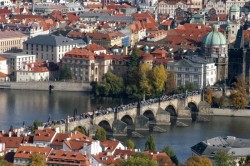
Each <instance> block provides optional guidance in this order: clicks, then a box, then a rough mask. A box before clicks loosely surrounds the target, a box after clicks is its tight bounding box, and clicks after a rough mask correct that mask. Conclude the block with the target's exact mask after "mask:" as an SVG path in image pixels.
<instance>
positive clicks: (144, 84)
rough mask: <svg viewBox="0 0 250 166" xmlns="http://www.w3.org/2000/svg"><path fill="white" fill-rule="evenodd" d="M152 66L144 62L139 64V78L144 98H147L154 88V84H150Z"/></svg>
mask: <svg viewBox="0 0 250 166" xmlns="http://www.w3.org/2000/svg"><path fill="white" fill-rule="evenodd" d="M150 70H151V67H150V65H149V64H146V63H143V64H140V65H139V72H138V79H139V87H140V90H141V92H142V94H141V95H142V96H143V97H142V98H143V100H145V96H146V95H147V94H150V92H151V90H152V86H151V84H150V78H149V74H150Z"/></svg>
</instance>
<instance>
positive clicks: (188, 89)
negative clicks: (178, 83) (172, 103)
mask: <svg viewBox="0 0 250 166" xmlns="http://www.w3.org/2000/svg"><path fill="white" fill-rule="evenodd" d="M185 89H186V90H187V91H189V92H192V91H194V90H195V89H196V87H195V85H194V83H192V82H189V83H187V84H186V85H185Z"/></svg>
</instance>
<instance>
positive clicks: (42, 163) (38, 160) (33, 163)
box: [30, 152, 46, 166]
mask: <svg viewBox="0 0 250 166" xmlns="http://www.w3.org/2000/svg"><path fill="white" fill-rule="evenodd" d="M37 165H39V166H46V160H45V157H44V156H43V155H42V154H40V153H36V152H35V153H33V154H32V155H31V158H30V166H37Z"/></svg>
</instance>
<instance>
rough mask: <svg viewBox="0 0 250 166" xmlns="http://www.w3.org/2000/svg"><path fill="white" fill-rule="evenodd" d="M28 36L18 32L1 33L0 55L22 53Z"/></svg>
mask: <svg viewBox="0 0 250 166" xmlns="http://www.w3.org/2000/svg"><path fill="white" fill-rule="evenodd" d="M27 38H28V37H27V36H26V35H24V34H22V33H20V32H16V31H0V53H4V52H20V51H22V49H23V42H24V41H26V40H27Z"/></svg>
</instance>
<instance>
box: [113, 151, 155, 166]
mask: <svg viewBox="0 0 250 166" xmlns="http://www.w3.org/2000/svg"><path fill="white" fill-rule="evenodd" d="M128 165H131V166H132V165H133V166H158V163H157V161H155V160H152V159H150V158H149V156H148V155H147V154H144V153H141V152H136V153H134V154H133V155H132V156H131V157H130V158H128V159H124V160H121V161H120V162H118V164H117V166H128Z"/></svg>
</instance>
